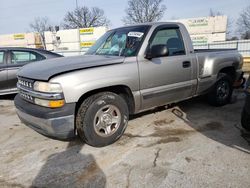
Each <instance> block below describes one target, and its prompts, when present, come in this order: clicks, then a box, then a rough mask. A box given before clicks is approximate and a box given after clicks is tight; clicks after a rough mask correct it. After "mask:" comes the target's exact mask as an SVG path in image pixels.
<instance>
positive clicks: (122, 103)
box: [15, 22, 242, 147]
mask: <svg viewBox="0 0 250 188" xmlns="http://www.w3.org/2000/svg"><path fill="white" fill-rule="evenodd" d="M241 67H242V56H241V55H240V54H239V53H238V52H237V51H236V50H194V49H193V46H192V42H191V39H190V36H189V34H188V32H187V30H186V28H185V27H184V26H183V25H182V24H180V23H173V22H170V23H166V22H162V23H146V24H139V25H133V26H125V27H121V28H117V29H113V30H110V31H108V32H107V33H106V34H104V35H103V36H102V37H101V38H100V39H99V40H98V41H97V42H96V43H95V45H94V46H92V47H91V48H90V49H89V51H88V52H87V54H86V55H84V56H76V57H65V58H59V59H51V60H46V61H42V62H41V63H40V62H37V63H31V64H29V65H26V66H24V67H23V68H22V69H21V70H20V71H19V72H18V84H17V86H18V88H19V91H20V92H19V94H18V95H17V96H16V98H15V106H16V109H17V114H18V116H19V117H20V119H21V120H22V122H23V123H25V124H26V125H27V126H29V127H31V128H32V129H34V130H36V131H37V132H39V133H41V134H43V135H46V136H49V137H52V138H56V139H67V138H70V137H74V136H76V135H79V136H80V138H81V139H83V140H84V141H85V142H86V143H87V144H89V145H92V146H96V147H101V146H106V145H108V144H111V143H113V142H115V141H116V140H117V139H119V138H120V137H121V136H122V134H123V133H124V131H125V129H126V126H127V123H128V119H129V114H135V113H139V112H142V111H145V110H148V109H152V108H155V107H157V106H163V105H164V104H170V103H174V102H178V101H182V100H185V99H189V98H192V97H196V96H199V95H206V96H207V99H208V101H209V103H211V104H212V105H215V106H222V105H225V104H227V103H228V102H229V100H230V98H231V94H232V90H233V83H234V82H235V81H237V80H238V79H240V77H241V75H242V70H241Z"/></svg>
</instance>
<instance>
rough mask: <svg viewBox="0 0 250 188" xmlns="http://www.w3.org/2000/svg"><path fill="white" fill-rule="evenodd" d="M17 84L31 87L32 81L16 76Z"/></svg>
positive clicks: (27, 87)
mask: <svg viewBox="0 0 250 188" xmlns="http://www.w3.org/2000/svg"><path fill="white" fill-rule="evenodd" d="M18 84H19V86H21V87H24V88H26V89H33V84H34V81H31V80H28V79H24V78H18Z"/></svg>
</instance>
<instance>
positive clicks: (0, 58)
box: [0, 51, 4, 64]
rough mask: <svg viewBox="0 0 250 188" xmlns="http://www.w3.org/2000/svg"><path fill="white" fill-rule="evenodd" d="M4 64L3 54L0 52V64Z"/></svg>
mask: <svg viewBox="0 0 250 188" xmlns="http://www.w3.org/2000/svg"><path fill="white" fill-rule="evenodd" d="M3 63H4V52H1V51H0V64H3Z"/></svg>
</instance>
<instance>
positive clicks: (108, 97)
mask: <svg viewBox="0 0 250 188" xmlns="http://www.w3.org/2000/svg"><path fill="white" fill-rule="evenodd" d="M128 114H129V112H128V106H127V104H126V101H125V100H124V99H123V98H122V97H121V96H119V95H117V94H115V93H112V92H102V93H98V94H95V95H92V96H90V97H88V98H87V99H86V100H84V101H83V103H82V104H81V106H80V107H79V109H78V112H77V115H76V129H77V132H78V135H79V136H80V138H81V139H83V140H84V141H85V142H86V143H87V144H89V145H91V146H95V147H103V146H106V145H109V144H112V143H114V142H115V141H116V140H118V139H119V138H120V137H121V136H122V134H123V133H124V131H125V129H126V127H127V123H128Z"/></svg>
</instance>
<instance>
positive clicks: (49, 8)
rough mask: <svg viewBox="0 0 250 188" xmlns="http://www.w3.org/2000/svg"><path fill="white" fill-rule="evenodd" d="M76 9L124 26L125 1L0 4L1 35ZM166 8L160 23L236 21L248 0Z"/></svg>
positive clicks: (4, 0) (170, 1) (5, 0)
mask: <svg viewBox="0 0 250 188" xmlns="http://www.w3.org/2000/svg"><path fill="white" fill-rule="evenodd" d="M76 1H77V2H78V6H83V5H84V6H88V7H94V6H96V7H99V8H102V9H103V10H104V11H105V15H106V17H107V18H108V19H109V20H110V21H111V26H110V28H115V27H119V26H122V25H123V22H122V21H121V20H122V18H123V17H124V16H125V9H126V7H127V0H0V34H11V33H23V32H29V31H31V29H30V28H29V24H30V23H31V22H32V21H33V20H34V19H35V18H36V17H45V16H46V17H48V18H49V20H50V21H51V23H52V24H53V25H59V24H60V23H62V20H63V17H64V15H65V14H66V13H67V11H72V10H74V9H75V8H76ZM164 4H165V6H166V7H167V10H166V12H165V15H164V16H163V18H162V20H161V21H167V20H170V19H172V18H178V19H183V18H193V17H204V16H208V15H209V10H210V8H211V9H213V10H215V11H220V12H222V13H223V14H225V15H227V16H229V17H230V18H231V19H233V20H237V18H238V16H239V14H240V13H241V11H242V10H243V9H244V8H245V7H246V6H248V5H250V0H206V1H205V0H203V1H202V0H186V1H180V0H179V1H178V0H164Z"/></svg>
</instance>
